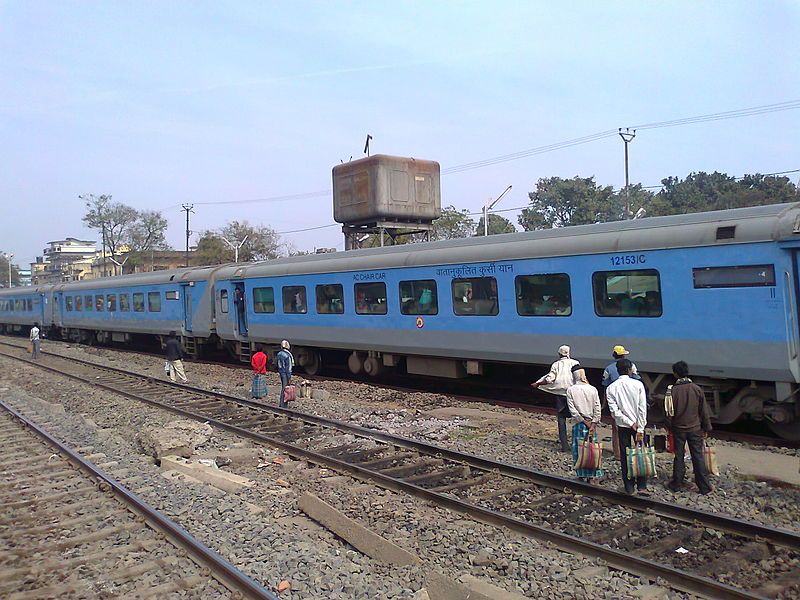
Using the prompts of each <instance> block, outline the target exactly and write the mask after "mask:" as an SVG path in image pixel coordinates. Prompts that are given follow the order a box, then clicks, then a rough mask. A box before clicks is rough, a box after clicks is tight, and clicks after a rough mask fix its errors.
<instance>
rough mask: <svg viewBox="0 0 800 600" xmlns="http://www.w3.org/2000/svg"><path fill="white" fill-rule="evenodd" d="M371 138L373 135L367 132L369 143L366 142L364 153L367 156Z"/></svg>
mask: <svg viewBox="0 0 800 600" xmlns="http://www.w3.org/2000/svg"><path fill="white" fill-rule="evenodd" d="M371 139H372V136H371V135H370V134H367V143H366V144H364V154H366V155H367V156H369V141H370V140H371Z"/></svg>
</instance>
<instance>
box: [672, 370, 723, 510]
mask: <svg viewBox="0 0 800 600" xmlns="http://www.w3.org/2000/svg"><path fill="white" fill-rule="evenodd" d="M672 374H673V375H675V379H676V380H677V381H676V382H675V384H674V385H672V386H670V388H669V389H668V390H667V392H668V394H667V396H668V397H667V398H665V405H666V406H665V410H664V413H665V415H664V416H665V418H666V421H667V427H668V428H669V430H670V431H671V432H672V435H673V437H674V438H675V449H674V451H675V461H674V462H673V464H672V480H671V481H670V482H669V483H668V484H667V487H668V488H669V489H671V490H672V491H673V492H677V491H679V490H682V489H685V483H684V479H685V477H686V465H685V462H684V460H685V459H684V454H683V452H684V448H685V444H686V442H688V443H689V453H690V454H691V455H692V468H693V469H694V481H695V483H696V484H697V489H698V490H700V493H701V494H709V493H711V492H712V491H713V488H712V487H711V484H710V483H709V482H708V470H707V469H706V463H705V460H704V457H703V445H704V438H705V437H706V436H707V435H708V432H709V431H711V415H710V413H709V411H708V406H707V405H706V397H705V394H703V390H702V389H701V388H700V386H699V385H697V384H696V383H693V382H692V380H691V379H689V365H687V364H686V363H685V362H684V361H682V360H681V361H678V362H676V363H675V364H674V365H672ZM670 396H671V398H672V406H671V407H670V406H669V397H670ZM670 413H672V414H670Z"/></svg>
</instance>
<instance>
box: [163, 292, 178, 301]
mask: <svg viewBox="0 0 800 600" xmlns="http://www.w3.org/2000/svg"><path fill="white" fill-rule="evenodd" d="M164 297H165V298H166V299H167V300H177V299H178V291H177V290H169V291H168V292H164Z"/></svg>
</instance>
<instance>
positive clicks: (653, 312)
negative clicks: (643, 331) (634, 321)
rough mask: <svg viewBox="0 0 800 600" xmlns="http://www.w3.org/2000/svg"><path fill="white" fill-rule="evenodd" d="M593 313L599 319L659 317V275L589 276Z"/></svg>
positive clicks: (639, 272)
mask: <svg viewBox="0 0 800 600" xmlns="http://www.w3.org/2000/svg"><path fill="white" fill-rule="evenodd" d="M592 287H593V288H594V310H595V312H596V313H597V315H598V316H600V317H660V316H661V312H662V311H661V282H660V281H659V276H658V271H656V270H655V269H643V270H637V271H598V272H596V273H593V274H592Z"/></svg>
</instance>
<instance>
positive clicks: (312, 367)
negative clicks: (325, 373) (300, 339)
mask: <svg viewBox="0 0 800 600" xmlns="http://www.w3.org/2000/svg"><path fill="white" fill-rule="evenodd" d="M304 358H305V361H304V362H303V369H305V372H306V373H307V374H308V375H318V374H319V372H320V371H321V370H322V356H320V353H319V350H306V351H305V357H304Z"/></svg>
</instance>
